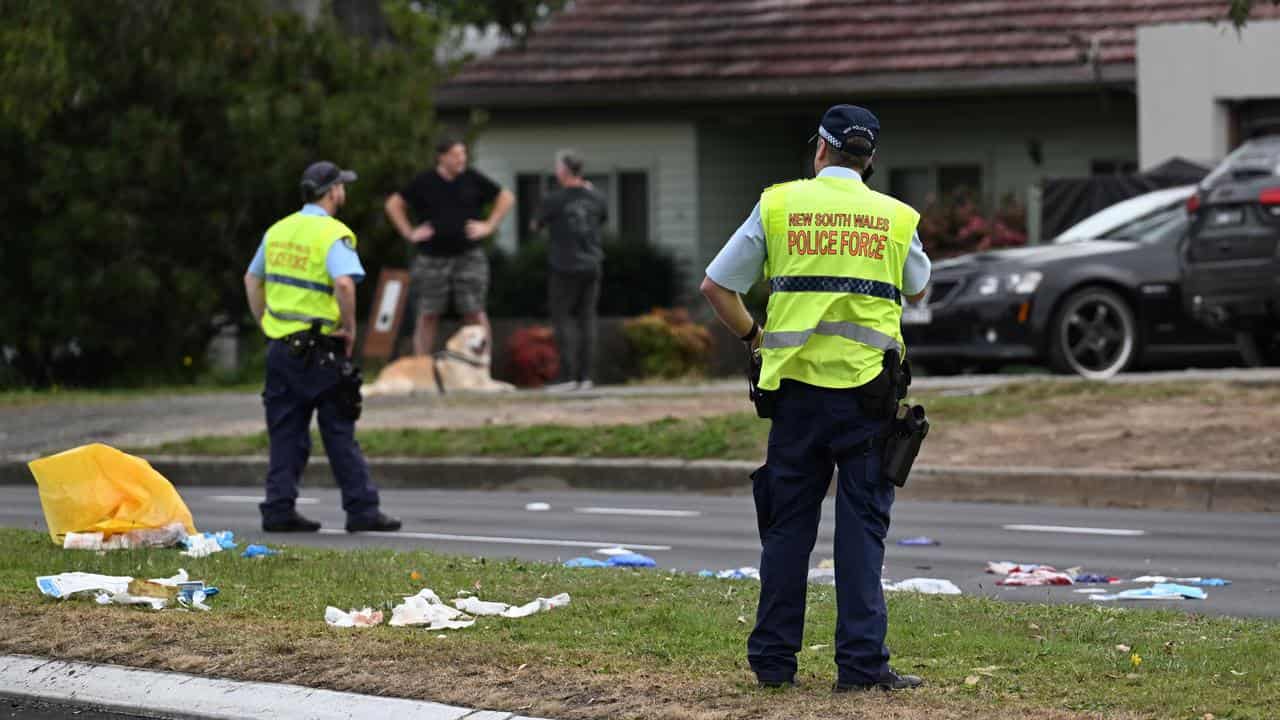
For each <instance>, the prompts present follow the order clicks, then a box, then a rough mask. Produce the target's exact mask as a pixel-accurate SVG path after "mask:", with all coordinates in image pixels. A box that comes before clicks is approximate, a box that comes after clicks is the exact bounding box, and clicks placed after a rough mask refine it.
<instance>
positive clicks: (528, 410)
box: [360, 390, 749, 429]
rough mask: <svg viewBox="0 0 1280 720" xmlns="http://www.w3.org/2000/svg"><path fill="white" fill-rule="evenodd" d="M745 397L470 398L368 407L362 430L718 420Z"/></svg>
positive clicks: (743, 407) (740, 405) (744, 404)
mask: <svg viewBox="0 0 1280 720" xmlns="http://www.w3.org/2000/svg"><path fill="white" fill-rule="evenodd" d="M748 407H749V406H748V405H747V401H746V391H745V390H743V391H742V392H740V393H733V394H729V393H724V394H711V393H708V394H702V395H692V396H683V397H595V398H583V399H581V400H554V401H546V400H544V401H542V402H535V401H531V400H529V399H527V398H519V399H516V398H512V399H507V398H503V397H500V396H496V397H492V398H478V397H469V398H465V399H456V400H450V401H448V402H447V403H442V402H438V401H437V402H425V403H419V404H416V405H409V404H403V403H397V404H396V405H394V406H390V407H379V406H377V405H372V404H371V405H370V406H367V407H366V408H365V414H364V416H363V417H362V418H361V420H360V427H361V428H363V429H373V428H382V429H389V428H465V427H480V426H484V425H522V426H523V425H573V426H587V425H639V424H642V423H648V422H653V421H655V420H662V419H665V418H691V417H705V416H708V415H723V414H725V413H731V412H742V411H744V410H747V409H748Z"/></svg>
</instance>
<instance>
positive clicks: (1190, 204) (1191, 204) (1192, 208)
mask: <svg viewBox="0 0 1280 720" xmlns="http://www.w3.org/2000/svg"><path fill="white" fill-rule="evenodd" d="M1199 209H1200V193H1196V194H1195V195H1192V196H1191V197H1189V198H1187V214H1188V215H1194V214H1195V213H1196V211H1197V210H1199Z"/></svg>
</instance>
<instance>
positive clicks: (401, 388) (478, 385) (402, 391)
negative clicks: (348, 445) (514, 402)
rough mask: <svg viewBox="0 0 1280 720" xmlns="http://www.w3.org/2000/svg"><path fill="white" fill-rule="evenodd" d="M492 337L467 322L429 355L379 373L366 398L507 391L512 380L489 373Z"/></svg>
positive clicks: (404, 360)
mask: <svg viewBox="0 0 1280 720" xmlns="http://www.w3.org/2000/svg"><path fill="white" fill-rule="evenodd" d="M490 366H491V352H490V349H489V338H488V336H487V335H486V333H485V331H484V328H483V327H482V326H480V325H464V326H463V327H462V328H460V329H459V330H458V332H456V333H454V334H453V336H452V337H450V338H449V341H448V342H446V343H445V349H444V350H441V351H440V352H438V353H436V354H435V355H432V356H430V357H420V356H413V357H404V358H400V359H399V360H396V361H395V362H393V363H391V364H390V365H388V366H386V367H385V368H383V369H382V372H380V373H378V379H377V380H376V381H375V382H373V383H372V384H370V385H366V386H364V389H363V394H364V396H365V397H372V396H375V395H411V394H413V393H417V392H433V393H444V392H454V391H469V392H508V391H511V390H515V386H514V385H512V384H511V383H505V382H501V381H499V380H494V379H493V376H492V374H491V372H490Z"/></svg>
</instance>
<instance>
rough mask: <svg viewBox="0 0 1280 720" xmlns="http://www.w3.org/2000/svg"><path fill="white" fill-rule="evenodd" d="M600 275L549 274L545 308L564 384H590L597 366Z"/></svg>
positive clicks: (581, 273) (597, 272)
mask: <svg viewBox="0 0 1280 720" xmlns="http://www.w3.org/2000/svg"><path fill="white" fill-rule="evenodd" d="M599 302H600V271H599V270H588V271H585V272H562V271H559V270H552V271H551V273H550V275H549V276H548V283H547V305H548V307H549V309H550V310H551V325H552V326H553V327H554V328H555V332H556V347H557V348H558V349H559V351H560V375H561V377H563V378H564V379H565V380H567V381H571V382H572V381H582V380H590V379H591V376H592V374H593V373H594V372H595V364H596V305H597V304H598V303H599Z"/></svg>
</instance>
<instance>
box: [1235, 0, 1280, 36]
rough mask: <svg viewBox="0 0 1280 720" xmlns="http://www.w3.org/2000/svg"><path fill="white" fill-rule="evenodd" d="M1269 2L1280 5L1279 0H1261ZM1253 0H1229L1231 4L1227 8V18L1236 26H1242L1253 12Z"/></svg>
mask: <svg viewBox="0 0 1280 720" xmlns="http://www.w3.org/2000/svg"><path fill="white" fill-rule="evenodd" d="M1262 1H1263V2H1268V1H1269V2H1270V3H1271V4H1272V5H1277V6H1280V0H1262ZM1255 4H1256V3H1255V0H1231V6H1230V7H1229V8H1227V19H1228V20H1230V21H1231V22H1232V23H1234V24H1235V26H1236V28H1237V29H1239V28H1242V27H1244V25H1245V23H1247V22H1249V17H1250V16H1251V15H1252V14H1253V8H1254V5H1255Z"/></svg>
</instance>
